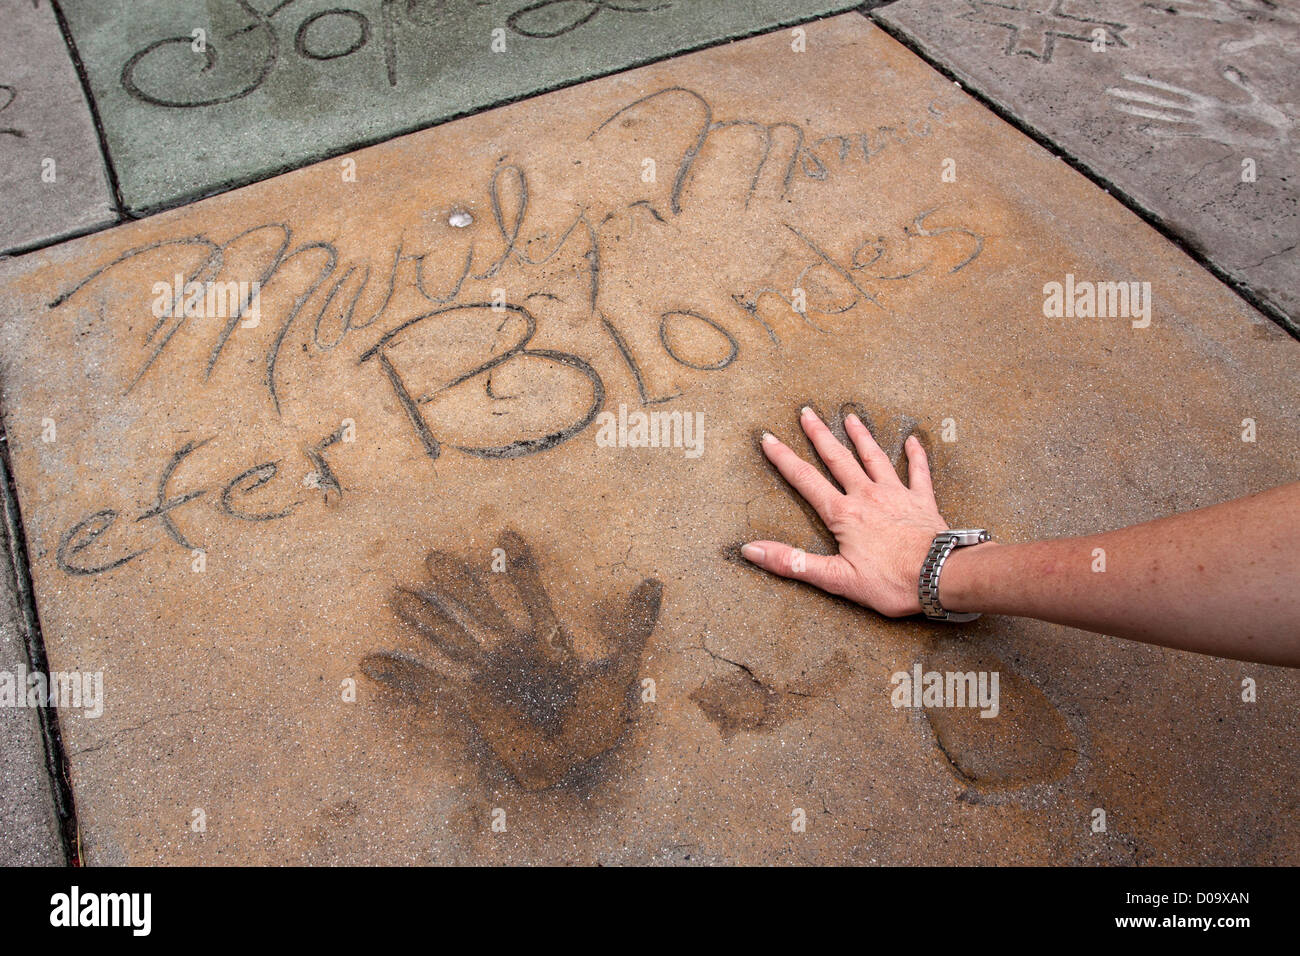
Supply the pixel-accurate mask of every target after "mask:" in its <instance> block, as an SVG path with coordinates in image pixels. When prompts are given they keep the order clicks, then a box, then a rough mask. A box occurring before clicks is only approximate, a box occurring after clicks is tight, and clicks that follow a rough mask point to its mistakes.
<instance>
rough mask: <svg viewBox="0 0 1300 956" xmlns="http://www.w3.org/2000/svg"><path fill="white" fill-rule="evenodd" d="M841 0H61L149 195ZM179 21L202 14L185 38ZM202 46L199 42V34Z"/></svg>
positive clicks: (768, 25) (254, 170) (180, 191)
mask: <svg viewBox="0 0 1300 956" xmlns="http://www.w3.org/2000/svg"><path fill="white" fill-rule="evenodd" d="M855 5H856V4H855V3H854V2H852V0H744V2H736V0H726V2H723V0H689V2H683V0H632V2H619V3H609V2H606V0H541V2H537V0H486V2H484V0H476V2H473V3H470V2H454V3H448V2H446V0H356V2H353V3H350V4H348V5H343V4H339V3H338V2H336V0H289V2H287V3H275V4H272V3H269V2H258V3H252V2H246V0H223V2H221V3H209V2H200V0H190V2H183V3H176V2H175V0H65V2H64V3H63V5H62V6H63V9H64V11H65V12H66V14H67V18H68V22H69V24H70V26H71V30H72V34H73V36H74V37H75V38H76V42H77V46H78V49H79V50H80V53H81V56H82V58H83V59H84V61H85V63H86V68H87V71H88V73H89V75H90V80H91V84H92V86H93V88H94V91H95V97H96V100H97V102H98V105H99V110H100V113H101V115H102V116H103V118H104V125H105V128H106V131H107V135H108V142H109V149H110V151H111V153H112V156H113V161H114V163H115V164H116V168H117V171H118V176H119V178H120V181H121V189H122V194H123V197H124V201H125V202H126V204H127V205H128V206H129V207H130V208H131V209H132V210H135V211H149V210H152V209H156V208H158V207H162V206H167V205H172V204H175V203H177V202H179V201H182V200H189V199H193V198H196V197H199V196H204V195H209V194H211V193H213V192H216V191H219V190H221V189H224V188H228V187H229V186H231V185H237V184H241V183H247V182H252V181H254V180H257V179H262V178H264V177H266V176H268V175H271V174H273V173H276V172H281V171H283V170H285V169H290V168H294V167H297V166H301V165H304V164H306V163H308V162H311V161H314V160H317V159H320V158H322V157H325V156H330V155H334V154H337V153H341V152H344V151H346V150H347V149H350V148H353V147H356V146H360V145H364V144H367V143H375V142H379V141H381V140H384V139H387V138H389V137H391V136H394V135H397V134H399V133H405V132H409V131H411V130H414V129H420V128H422V127H425V126H429V125H432V124H433V123H437V122H441V121H443V120H445V119H448V118H449V117H453V116H458V115H462V114H465V113H468V112H472V111H475V110H479V109H482V108H484V107H486V106H492V105H495V104H498V103H502V102H506V101H509V100H512V99H516V98H519V97H522V96H527V95H530V94H534V93H538V92H540V91H543V90H547V89H554V88H556V87H558V86H563V85H567V84H570V83H573V82H576V81H579V80H583V79H588V78H590V77H594V76H600V75H602V74H605V73H609V72H613V71H616V70H621V69H625V68H627V67H630V66H635V65H637V64H639V63H645V62H649V61H650V60H653V59H658V58H661V57H664V56H669V55H671V54H673V53H679V52H682V51H685V50H690V49H696V48H699V47H701V46H704V45H707V44H711V43H716V42H719V41H722V40H726V39H730V38H734V37H737V36H745V35H748V34H752V33H758V32H762V31H765V30H769V29H772V28H773V27H776V26H780V25H782V24H785V23H791V22H795V21H798V20H801V19H807V18H809V17H813V16H817V15H820V14H825V13H831V12H836V11H842V10H847V9H849V8H851V7H853V6H855ZM195 31H202V37H201V40H202V42H201V43H196V42H195V38H194V33H195ZM199 46H201V47H202V52H199V51H198V49H197V47H199Z"/></svg>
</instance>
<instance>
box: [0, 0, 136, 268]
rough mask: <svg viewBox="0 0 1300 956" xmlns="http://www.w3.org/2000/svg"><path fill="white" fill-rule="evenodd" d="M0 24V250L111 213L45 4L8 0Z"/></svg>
mask: <svg viewBox="0 0 1300 956" xmlns="http://www.w3.org/2000/svg"><path fill="white" fill-rule="evenodd" d="M4 18H5V25H4V30H3V31H0V64H4V65H3V67H0V206H3V207H4V216H3V217H0V255H3V254H4V253H7V252H13V251H15V250H18V249H24V248H29V247H32V246H35V245H38V244H40V243H44V242H49V241H52V240H56V239H60V238H63V237H65V236H69V235H75V234H77V233H80V232H84V231H86V230H89V229H93V228H95V227H97V226H102V225H106V224H108V223H111V222H113V221H114V219H115V218H116V213H115V212H114V208H113V199H112V193H111V190H110V189H109V185H108V178H107V174H106V173H105V170H104V159H103V157H102V156H101V154H100V150H99V140H98V138H97V136H96V134H95V124H94V121H93V120H92V119H91V115H90V108H89V106H87V104H86V98H85V96H84V94H83V93H82V90H81V81H80V80H79V79H78V78H77V71H76V69H75V68H74V67H73V65H72V59H71V57H70V56H69V55H68V48H67V46H66V44H65V43H64V41H63V34H62V33H60V32H59V24H58V21H57V20H56V19H55V16H54V11H53V9H52V8H51V7H50V5H49V4H48V3H45V2H41V0H38V2H36V3H32V2H28V0H23V2H14V3H9V4H6V5H5V11H4Z"/></svg>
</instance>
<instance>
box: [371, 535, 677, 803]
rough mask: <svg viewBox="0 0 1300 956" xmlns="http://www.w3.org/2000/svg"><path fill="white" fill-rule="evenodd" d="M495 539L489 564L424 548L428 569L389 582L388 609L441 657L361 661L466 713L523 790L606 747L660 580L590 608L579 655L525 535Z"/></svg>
mask: <svg viewBox="0 0 1300 956" xmlns="http://www.w3.org/2000/svg"><path fill="white" fill-rule="evenodd" d="M498 548H499V549H500V550H499V551H498V552H497V554H502V553H504V562H505V566H504V570H503V571H502V572H501V573H499V574H495V575H494V574H492V572H490V571H478V570H476V569H474V568H472V567H471V566H470V565H469V564H467V563H466V562H464V561H462V560H460V559H459V558H456V557H455V556H453V555H450V554H447V553H446V552H443V551H437V550H435V551H430V552H429V554H428V556H427V557H426V558H425V569H426V571H427V572H428V577H427V579H426V580H423V581H420V582H419V583H417V584H414V585H413V586H410V587H398V588H397V589H395V591H394V593H393V597H392V602H391V603H392V608H393V611H394V612H395V613H396V615H397V616H398V618H399V619H400V620H401V621H402V622H403V623H404V624H406V625H407V626H408V627H409V628H410V629H411V631H412V632H413V633H414V634H415V635H416V636H417V637H418V638H419V640H420V642H421V644H423V646H424V647H425V648H428V649H432V650H435V651H436V652H437V653H438V655H439V656H440V657H441V658H442V659H443V661H442V662H440V663H439V664H438V665H430V664H426V663H424V662H423V661H422V660H420V659H418V658H416V657H412V656H409V655H407V654H404V653H400V652H397V651H380V652H377V653H374V654H369V655H367V656H366V657H365V658H364V659H363V661H362V670H363V671H364V673H365V674H366V675H367V676H368V677H370V678H371V679H372V680H375V681H378V682H379V683H381V684H384V685H386V686H388V687H390V688H393V689H394V690H396V691H398V692H399V693H401V694H403V695H405V696H407V697H410V698H413V699H414V700H416V701H418V702H419V703H420V704H421V705H428V706H432V707H434V708H436V709H437V710H438V711H440V712H441V711H443V710H444V709H446V710H448V711H450V712H451V713H452V714H453V715H455V716H456V717H463V718H468V721H469V723H470V725H472V728H473V731H474V732H475V734H476V735H477V736H478V738H479V739H480V740H481V742H482V744H484V745H485V746H486V748H487V749H488V750H489V751H490V752H491V754H492V755H494V756H495V758H496V759H497V760H498V761H500V764H501V765H502V766H503V767H504V768H505V769H506V770H507V771H508V772H509V774H510V776H511V778H513V780H514V781H515V782H516V783H517V784H518V785H519V786H520V787H522V788H523V789H525V790H530V791H532V790H544V789H547V788H550V787H557V786H565V785H567V784H570V783H574V782H577V781H580V780H581V779H582V778H583V777H584V774H583V771H585V770H587V769H589V768H590V767H591V766H592V765H593V764H594V762H595V761H597V759H598V758H600V757H601V756H602V755H604V754H607V753H609V752H611V751H612V750H614V749H615V748H616V747H617V746H618V745H619V743H620V742H621V741H622V739H623V738H624V736H625V734H626V732H627V730H628V727H629V725H630V724H631V722H632V721H633V719H634V717H633V707H634V706H635V705H634V701H635V700H636V693H637V690H638V689H639V683H638V681H637V675H638V673H639V670H640V666H641V656H642V653H643V651H644V650H645V646H646V642H647V640H648V639H649V637H650V634H651V632H653V631H654V628H655V624H656V623H657V622H658V620H659V608H660V601H661V598H662V593H663V586H662V585H661V584H660V583H659V582H658V581H656V580H653V579H646V580H644V581H642V582H641V583H640V584H639V585H637V587H636V588H635V589H633V591H632V594H631V596H630V597H629V598H627V599H626V600H625V601H623V602H621V603H618V604H617V605H609V606H606V607H604V608H601V609H600V610H599V613H598V618H597V620H598V625H597V629H598V631H599V638H600V642H601V643H602V644H603V647H604V654H603V656H601V657H598V658H595V659H589V658H587V657H584V656H582V655H580V654H579V653H578V651H577V650H575V647H574V641H573V636H572V635H571V634H570V632H569V631H568V630H567V629H566V628H565V627H564V625H563V624H562V623H561V622H560V619H559V618H558V616H557V615H556V613H555V609H554V607H553V606H552V605H551V599H550V596H549V594H548V593H547V590H546V588H545V587H544V586H543V584H542V577H541V571H540V568H539V566H538V563H537V559H536V558H535V557H534V555H533V552H532V550H531V549H530V548H529V547H528V544H527V543H526V542H525V541H524V539H523V538H522V537H521V536H520V535H519V533H518V532H516V531H514V530H512V529H507V530H506V531H504V532H503V533H502V534H501V537H500V539H499V542H498ZM490 578H498V579H501V578H504V579H505V580H506V582H508V586H510V587H512V588H513V589H514V592H515V594H516V595H517V596H518V600H519V603H520V605H522V611H523V614H522V617H524V618H527V623H526V624H524V625H523V626H520V624H519V623H516V622H515V621H514V620H512V617H511V615H509V614H507V612H506V611H505V610H503V609H502V606H501V603H500V602H498V600H497V599H496V598H495V597H494V596H493V594H492V587H491V586H490V585H491V583H492V582H491V581H490ZM507 606H509V605H507ZM453 672H459V673H460V674H461V675H463V676H462V677H461V679H456V678H455V677H454V676H453Z"/></svg>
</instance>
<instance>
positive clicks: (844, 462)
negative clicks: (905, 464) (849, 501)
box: [799, 406, 867, 491]
mask: <svg viewBox="0 0 1300 956" xmlns="http://www.w3.org/2000/svg"><path fill="white" fill-rule="evenodd" d="M799 424H800V425H802V426H803V430H804V434H805V435H807V436H808V440H809V441H811V442H812V445H813V448H815V449H817V454H818V455H819V456H820V457H821V460H822V461H824V462H825V463H826V467H827V468H828V469H829V470H830V473H831V474H832V475H833V476H834V478H835V480H836V481H838V482H839V483H840V485H841V487H843V488H844V490H845V491H853V490H854V489H855V488H859V487H861V486H862V485H864V484H866V482H867V475H866V472H864V471H863V470H862V466H861V465H859V464H858V459H857V457H856V456H855V455H854V454H853V452H851V451H849V450H848V449H847V448H845V447H844V445H843V443H841V442H840V440H839V439H838V438H836V437H835V436H834V435H833V434H831V430H830V429H829V428H827V427H826V423H825V422H823V421H822V420H821V418H820V417H819V416H818V414H817V413H816V412H814V411H813V410H812V409H811V408H808V407H807V406H805V407H804V409H803V411H801V412H800V413H799Z"/></svg>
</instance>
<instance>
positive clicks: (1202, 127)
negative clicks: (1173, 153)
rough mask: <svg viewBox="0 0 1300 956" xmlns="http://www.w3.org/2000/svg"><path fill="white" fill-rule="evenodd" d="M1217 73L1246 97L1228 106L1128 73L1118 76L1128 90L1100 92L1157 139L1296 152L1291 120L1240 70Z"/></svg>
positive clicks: (1171, 85) (1113, 89) (1212, 97)
mask: <svg viewBox="0 0 1300 956" xmlns="http://www.w3.org/2000/svg"><path fill="white" fill-rule="evenodd" d="M1222 75H1223V78H1224V79H1225V80H1227V81H1228V82H1229V83H1231V84H1232V85H1233V86H1235V87H1237V88H1238V89H1240V90H1242V91H1243V92H1244V93H1245V94H1246V95H1247V97H1248V98H1247V99H1245V100H1239V101H1237V102H1228V101H1226V100H1221V99H1219V98H1218V97H1215V96H1210V95H1207V94H1204V93H1198V92H1196V91H1195V90H1189V89H1185V88H1183V87H1181V86H1175V85H1174V84H1172V83H1165V82H1162V81H1160V80H1156V79H1152V78H1150V77H1145V76H1137V75H1135V74H1132V73H1126V74H1124V80H1125V81H1126V82H1127V83H1128V84H1129V86H1128V87H1120V86H1112V87H1109V88H1107V90H1106V92H1107V93H1108V94H1109V95H1111V96H1113V97H1115V98H1116V99H1117V100H1118V101H1119V102H1117V103H1116V104H1115V106H1116V109H1118V110H1120V111H1121V112H1123V113H1128V114H1129V115H1130V116H1136V117H1138V118H1140V119H1144V120H1148V121H1150V122H1148V123H1146V124H1144V127H1143V128H1145V129H1149V130H1150V131H1151V132H1153V133H1156V134H1157V135H1167V136H1197V137H1201V138H1203V139H1209V140H1213V141H1214V142H1216V143H1222V144H1223V145H1225V146H1236V147H1240V148H1243V149H1255V150H1267V151H1272V150H1280V151H1282V152H1288V153H1289V152H1294V151H1296V149H1297V147H1298V146H1300V143H1298V142H1297V141H1296V140H1295V139H1294V138H1293V131H1294V129H1295V122H1294V120H1293V119H1292V118H1291V117H1290V116H1288V115H1287V113H1286V112H1285V111H1284V110H1282V109H1279V108H1278V107H1277V106H1275V105H1273V104H1272V103H1269V102H1268V101H1266V100H1265V99H1264V98H1263V96H1262V95H1261V94H1260V93H1259V91H1258V90H1256V89H1255V87H1254V86H1253V85H1252V84H1251V83H1250V81H1249V80H1248V79H1247V78H1246V76H1245V74H1244V73H1242V72H1241V71H1240V70H1238V69H1236V68H1235V67H1231V66H1229V67H1225V68H1224V69H1223V71H1222ZM1153 124H1154V125H1153Z"/></svg>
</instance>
